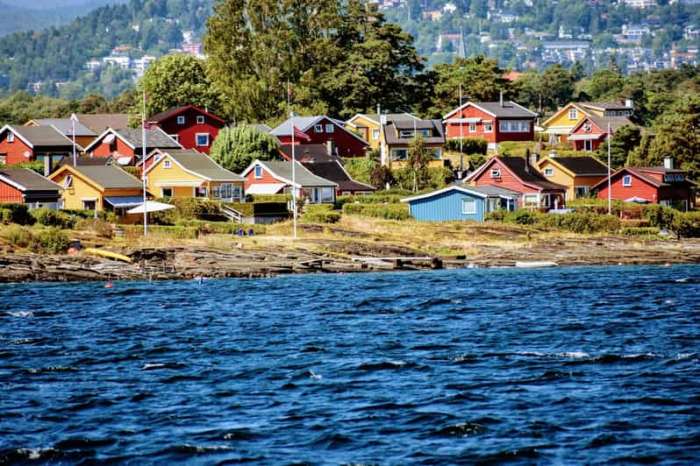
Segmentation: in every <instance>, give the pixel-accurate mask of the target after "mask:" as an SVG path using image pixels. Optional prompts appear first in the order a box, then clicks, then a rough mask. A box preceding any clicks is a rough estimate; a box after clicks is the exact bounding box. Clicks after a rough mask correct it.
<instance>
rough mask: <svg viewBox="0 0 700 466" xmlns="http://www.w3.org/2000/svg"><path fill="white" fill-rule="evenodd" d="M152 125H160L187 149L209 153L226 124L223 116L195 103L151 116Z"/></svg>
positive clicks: (149, 121)
mask: <svg viewBox="0 0 700 466" xmlns="http://www.w3.org/2000/svg"><path fill="white" fill-rule="evenodd" d="M148 123H150V125H151V126H158V127H159V128H161V129H162V130H163V131H165V132H166V133H167V134H169V135H170V137H171V138H173V139H174V140H176V141H177V142H179V143H180V145H181V146H182V147H184V148H185V149H195V150H197V151H199V152H204V153H205V154H208V153H209V150H210V149H211V145H212V143H213V142H214V139H216V136H218V134H219V130H220V129H221V128H223V127H224V126H226V122H225V121H224V119H223V118H221V117H218V116H216V115H214V114H213V113H210V112H208V111H207V110H204V109H202V108H199V107H196V106H194V105H185V106H183V107H175V108H171V109H170V110H167V111H165V112H162V113H158V114H157V115H153V116H152V117H151V118H149V120H148Z"/></svg>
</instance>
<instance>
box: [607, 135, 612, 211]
mask: <svg viewBox="0 0 700 466" xmlns="http://www.w3.org/2000/svg"><path fill="white" fill-rule="evenodd" d="M611 138H612V134H611V133H610V122H608V215H612V181H611V179H610V178H611V176H612V174H611V168H610V167H611V159H612V157H611V155H610V139H611Z"/></svg>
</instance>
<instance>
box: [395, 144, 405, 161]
mask: <svg viewBox="0 0 700 466" xmlns="http://www.w3.org/2000/svg"><path fill="white" fill-rule="evenodd" d="M399 152H402V153H404V154H405V155H404V156H403V157H400V156H399V155H398V153H399ZM407 159H408V149H406V148H404V147H402V148H399V149H391V160H399V161H401V160H407Z"/></svg>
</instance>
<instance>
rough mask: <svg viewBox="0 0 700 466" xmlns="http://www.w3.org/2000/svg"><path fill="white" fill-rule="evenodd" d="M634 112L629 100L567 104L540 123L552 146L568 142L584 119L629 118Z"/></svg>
mask: <svg viewBox="0 0 700 466" xmlns="http://www.w3.org/2000/svg"><path fill="white" fill-rule="evenodd" d="M633 111H634V108H633V104H632V101H631V100H625V101H624V102H615V101H612V102H569V103H568V104H566V105H565V106H563V107H562V108H560V109H559V110H557V111H556V112H555V113H554V115H552V116H551V117H549V118H547V120H545V121H544V123H542V129H543V132H544V133H545V134H546V135H548V136H549V142H550V143H552V144H555V143H563V142H568V140H569V139H568V138H569V135H570V134H571V132H572V131H573V130H574V128H576V127H577V126H578V124H579V123H580V122H581V121H583V120H584V119H585V118H586V117H588V116H591V115H593V116H594V117H595V116H598V117H629V116H631V115H632V113H633Z"/></svg>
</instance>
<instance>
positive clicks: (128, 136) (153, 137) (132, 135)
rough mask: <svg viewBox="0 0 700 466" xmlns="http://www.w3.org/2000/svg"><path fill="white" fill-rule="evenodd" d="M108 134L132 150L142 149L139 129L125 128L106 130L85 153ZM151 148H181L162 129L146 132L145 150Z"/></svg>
mask: <svg viewBox="0 0 700 466" xmlns="http://www.w3.org/2000/svg"><path fill="white" fill-rule="evenodd" d="M110 134H112V135H114V137H117V138H119V139H120V140H121V141H122V142H123V143H124V144H126V145H127V146H129V147H131V148H132V149H133V150H137V149H141V148H142V147H143V135H142V130H141V128H126V129H120V130H116V129H114V128H107V129H106V130H105V131H104V132H103V133H102V134H100V135H99V136H98V137H97V138H95V140H94V141H92V142H91V143H90V144H89V145H88V146H87V147H86V148H85V151H86V152H87V151H89V150H91V149H93V148H94V147H95V146H96V145H98V144H100V143H101V142H102V140H103V139H104V138H105V137H106V136H108V135H110ZM152 148H159V149H181V148H182V146H181V145H180V144H179V143H178V142H177V141H175V140H174V139H173V138H172V137H170V135H169V134H167V133H166V132H165V131H163V130H162V129H160V128H158V127H153V128H148V129H147V130H146V149H152Z"/></svg>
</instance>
